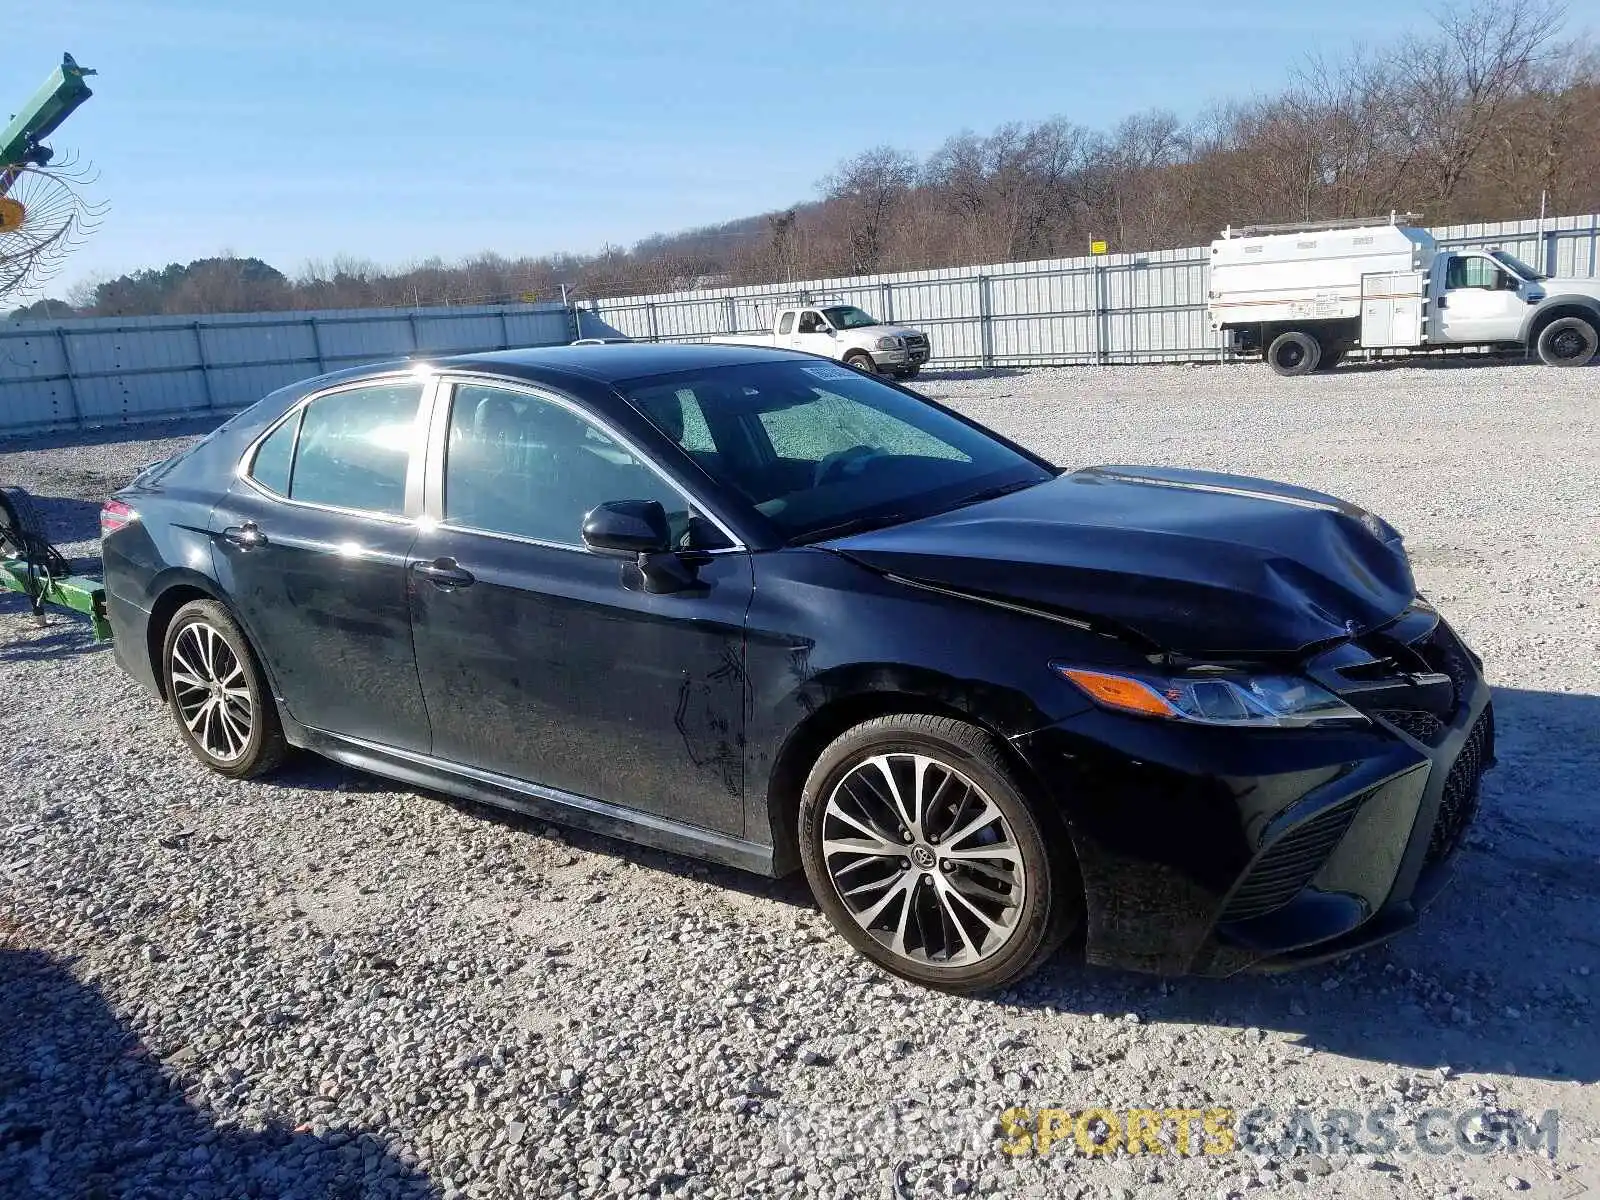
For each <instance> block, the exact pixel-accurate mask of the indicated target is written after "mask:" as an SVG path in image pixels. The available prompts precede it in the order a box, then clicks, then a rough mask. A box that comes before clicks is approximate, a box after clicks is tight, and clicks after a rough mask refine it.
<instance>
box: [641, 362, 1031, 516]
mask: <svg viewBox="0 0 1600 1200" xmlns="http://www.w3.org/2000/svg"><path fill="white" fill-rule="evenodd" d="M621 390H622V391H623V393H624V394H625V395H626V396H627V397H628V399H629V400H630V401H632V402H633V404H634V405H635V406H636V407H637V408H638V409H639V410H640V411H641V412H643V413H644V414H645V416H647V417H648V418H649V419H650V420H651V421H652V422H653V423H654V424H655V425H656V427H657V428H658V429H660V430H661V431H662V432H663V433H665V434H666V435H667V436H668V437H669V438H671V439H672V440H673V441H674V442H676V443H677V444H678V445H679V446H680V447H682V449H683V450H684V451H685V452H686V453H687V454H688V455H689V456H690V457H691V458H693V459H694V460H695V462H697V463H698V464H699V465H700V466H701V467H702V468H703V469H704V470H705V471H706V472H707V473H708V474H709V475H711V476H712V477H713V478H714V479H716V480H718V481H719V482H720V483H723V484H725V485H726V486H728V487H730V488H732V489H733V490H734V491H736V492H738V493H739V494H741V495H743V496H744V497H745V498H746V499H747V500H749V502H750V503H751V504H752V505H754V506H755V508H756V510H757V511H758V512H760V513H761V514H762V515H763V516H765V517H766V518H767V519H768V520H769V521H771V522H772V523H773V525H775V526H776V527H777V528H778V530H779V531H780V532H781V533H782V534H783V536H784V537H785V538H787V539H788V540H790V541H806V540H815V539H818V538H823V537H827V536H830V535H833V534H842V533H845V532H848V531H850V530H851V529H861V528H867V527H869V526H871V525H883V524H892V523H895V522H898V521H904V520H911V519H913V518H916V517H923V516H930V515H932V514H933V513H937V512H944V511H946V510H948V509H951V508H954V507H956V506H958V505H960V504H963V503H968V502H971V501H973V500H976V499H978V498H981V497H983V496H987V495H994V494H997V493H998V492H1001V491H1008V490H1011V489H1014V488H1022V487H1029V486H1032V485H1033V484H1036V483H1042V482H1044V481H1045V480H1046V479H1049V478H1051V477H1052V474H1053V473H1052V471H1051V470H1049V469H1048V468H1047V467H1045V466H1043V465H1041V464H1040V463H1038V462H1036V461H1035V460H1033V459H1031V458H1028V457H1027V456H1026V455H1023V454H1020V453H1018V452H1017V451H1016V450H1013V449H1012V448H1011V447H1009V446H1007V445H1006V444H1005V443H1003V442H1000V441H997V440H996V439H995V438H994V437H992V436H990V435H989V434H987V433H985V432H983V431H982V430H980V429H976V428H974V427H973V426H971V425H968V424H967V423H966V422H964V421H961V420H959V419H958V418H956V417H955V416H953V415H951V414H950V413H947V412H945V411H943V410H942V409H939V408H936V407H934V406H933V405H932V404H929V403H928V402H926V401H924V400H920V399H918V398H917V397H915V396H912V395H909V394H907V393H906V392H902V391H899V390H897V389H896V388H892V387H890V386H888V385H887V384H884V383H881V382H879V381H878V380H876V379H873V378H872V377H871V376H868V375H863V374H861V373H860V372H859V371H855V370H852V369H851V368H849V367H841V366H837V365H834V364H832V363H817V364H812V363H809V362H797V361H787V362H764V363H747V364H742V365H739V366H732V367H717V368H714V369H712V370H709V371H698V372H683V373H680V374H674V375H667V376H660V377H657V378H654V379H646V380H635V381H633V382H631V383H627V384H623V385H622V388H621Z"/></svg>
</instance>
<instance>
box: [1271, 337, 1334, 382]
mask: <svg viewBox="0 0 1600 1200" xmlns="http://www.w3.org/2000/svg"><path fill="white" fill-rule="evenodd" d="M1321 359H1322V344H1321V343H1320V342H1318V341H1317V339H1316V338H1314V337H1312V336H1311V335H1310V334H1309V333H1301V332H1300V331H1299V330H1298V329H1296V330H1292V331H1290V332H1289V333H1280V334H1279V335H1278V336H1277V337H1275V338H1273V339H1272V345H1270V346H1268V347H1267V364H1268V365H1269V366H1270V367H1271V368H1272V369H1273V370H1274V371H1276V372H1277V373H1278V374H1279V375H1309V374H1310V373H1311V372H1312V371H1315V370H1316V369H1317V363H1318V362H1320V361H1321Z"/></svg>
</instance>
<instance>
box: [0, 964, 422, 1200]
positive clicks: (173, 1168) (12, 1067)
mask: <svg viewBox="0 0 1600 1200" xmlns="http://www.w3.org/2000/svg"><path fill="white" fill-rule="evenodd" d="M0 1010H3V1011H4V1012H5V1014H6V1016H5V1036H4V1037H3V1038H0V1192H3V1193H4V1194H5V1195H6V1196H9V1197H17V1198H18V1200H32V1198H35V1197H36V1198H38V1200H57V1198H59V1197H65V1196H74V1197H82V1198H84V1200H112V1198H113V1197H124V1196H128V1197H132V1196H190V1197H195V1198H196V1200H200V1198H203V1197H213V1196H214V1197H219V1198H220V1197H239V1196H251V1197H257V1196H259V1197H281V1198H288V1197H304V1198H305V1200H311V1198H312V1197H316V1198H318V1200H355V1198H356V1197H368V1196H383V1197H389V1198H391V1200H399V1198H410V1197H419V1198H420V1197H425V1196H427V1197H431V1196H435V1195H437V1194H438V1191H437V1189H436V1188H435V1186H434V1185H433V1183H432V1181H430V1180H429V1179H428V1178H427V1177H426V1176H425V1175H423V1174H421V1173H419V1172H417V1171H416V1170H415V1169H413V1168H411V1167H408V1166H406V1165H405V1164H404V1163H402V1162H401V1161H400V1160H399V1159H397V1158H395V1157H393V1156H392V1155H390V1154H389V1153H388V1151H387V1150H386V1149H385V1147H384V1146H383V1144H382V1143H381V1142H380V1141H379V1140H378V1139H377V1138H375V1137H374V1136H373V1135H372V1134H370V1133H364V1132H360V1131H352V1132H344V1131H338V1132H329V1133H327V1134H325V1135H323V1136H321V1137H316V1136H313V1135H311V1134H309V1133H303V1132H296V1131H291V1130H289V1129H286V1128H284V1127H282V1126H271V1125H269V1126H268V1127H267V1128H266V1129H265V1130H263V1131H262V1132H252V1131H250V1130H247V1129H243V1128H239V1127H237V1126H233V1125H229V1124H226V1123H219V1121H218V1120H217V1118H216V1116H215V1115H214V1114H212V1113H209V1112H206V1111H204V1110H202V1109H198V1108H195V1107H193V1106H192V1105H190V1104H189V1103H188V1101H187V1100H186V1098H185V1087H186V1084H185V1082H184V1080H183V1079H182V1077H181V1076H180V1075H179V1074H178V1073H177V1071H175V1070H173V1069H172V1068H169V1067H167V1066H165V1065H163V1064H162V1063H161V1062H160V1060H158V1059H157V1058H155V1057H154V1056H153V1054H152V1053H151V1052H150V1050H149V1049H148V1048H147V1047H146V1046H144V1045H143V1044H141V1042H140V1039H139V1037H138V1035H137V1034H136V1033H135V1032H134V1031H133V1030H131V1029H129V1028H128V1027H127V1026H126V1025H124V1024H123V1023H122V1022H120V1021H119V1020H118V1019H117V1017H116V1015H115V1014H114V1013H113V1012H112V1010H111V1007H110V1006H109V1005H108V1003H107V1002H106V999H105V997H103V996H102V995H101V994H100V992H99V991H98V990H97V989H96V988H94V987H90V986H87V985H85V984H83V983H80V982H79V981H78V980H77V979H76V978H74V977H73V975H72V974H71V972H69V971H68V970H67V969H66V967H65V966H64V965H63V964H62V963H61V962H59V961H57V960H55V959H52V958H51V957H49V956H48V955H45V954H42V953H39V952H37V951H33V950H11V949H0ZM195 1069H196V1070H199V1069H200V1068H199V1067H196V1068H195ZM246 1090H247V1089H246Z"/></svg>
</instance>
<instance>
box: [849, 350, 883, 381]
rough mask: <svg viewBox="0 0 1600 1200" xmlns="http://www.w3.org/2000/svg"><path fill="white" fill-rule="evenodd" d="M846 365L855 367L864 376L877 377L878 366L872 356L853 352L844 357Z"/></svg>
mask: <svg viewBox="0 0 1600 1200" xmlns="http://www.w3.org/2000/svg"><path fill="white" fill-rule="evenodd" d="M844 365H845V366H847V367H854V368H855V369H856V370H858V371H860V372H861V373H862V374H864V375H876V374H877V373H878V364H877V363H875V362H873V361H872V355H870V354H867V353H865V352H863V351H861V350H852V351H850V353H849V354H846V355H845V356H844Z"/></svg>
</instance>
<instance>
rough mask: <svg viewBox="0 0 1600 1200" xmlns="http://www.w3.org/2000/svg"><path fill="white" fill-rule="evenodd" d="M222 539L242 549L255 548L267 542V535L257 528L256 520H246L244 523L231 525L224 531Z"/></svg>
mask: <svg viewBox="0 0 1600 1200" xmlns="http://www.w3.org/2000/svg"><path fill="white" fill-rule="evenodd" d="M222 540H223V541H225V542H231V543H232V544H233V545H235V546H238V547H239V548H240V549H241V550H254V549H256V548H257V547H258V546H265V545H266V544H267V535H266V534H264V533H262V532H261V530H260V529H258V528H256V523H255V522H254V521H246V522H245V523H244V524H243V525H229V526H228V527H227V528H226V529H224V530H223V531H222Z"/></svg>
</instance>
